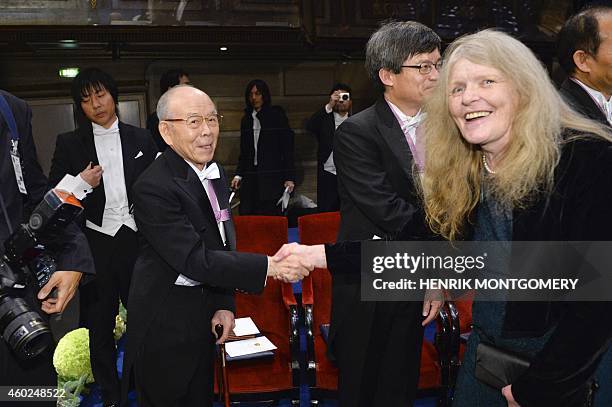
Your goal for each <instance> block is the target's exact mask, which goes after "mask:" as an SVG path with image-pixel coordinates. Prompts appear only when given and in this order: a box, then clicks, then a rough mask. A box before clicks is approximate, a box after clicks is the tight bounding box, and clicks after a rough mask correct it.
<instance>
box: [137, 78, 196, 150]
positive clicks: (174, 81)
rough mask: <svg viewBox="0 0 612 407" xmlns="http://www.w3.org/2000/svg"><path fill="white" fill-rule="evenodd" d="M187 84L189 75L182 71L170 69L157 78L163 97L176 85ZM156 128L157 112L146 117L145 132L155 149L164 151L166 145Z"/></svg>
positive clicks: (157, 122)
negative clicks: (151, 138) (150, 138)
mask: <svg viewBox="0 0 612 407" xmlns="http://www.w3.org/2000/svg"><path fill="white" fill-rule="evenodd" d="M189 83H190V82H189V74H188V73H187V72H185V71H184V70H183V69H181V68H177V69H170V70H169V71H166V72H164V74H163V75H162V76H161V77H160V78H159V92H160V95H163V94H164V93H165V92H166V91H167V90H168V89H170V88H172V87H174V86H176V85H185V84H187V85H188V84H189ZM158 126H159V118H158V117H157V112H153V113H151V114H150V115H149V117H147V130H149V131H150V132H151V134H152V135H153V141H155V144H156V145H157V149H158V150H159V151H164V150H165V149H166V147H168V145H167V144H166V143H165V142H164V139H163V138H162V136H161V134H159V129H158Z"/></svg>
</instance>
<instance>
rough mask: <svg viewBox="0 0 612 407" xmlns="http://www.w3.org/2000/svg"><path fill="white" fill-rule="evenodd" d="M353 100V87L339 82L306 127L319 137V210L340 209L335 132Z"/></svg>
mask: <svg viewBox="0 0 612 407" xmlns="http://www.w3.org/2000/svg"><path fill="white" fill-rule="evenodd" d="M352 106H353V101H352V100H351V88H350V86H348V85H346V84H344V83H336V84H335V85H334V86H333V87H332V89H331V91H330V92H329V101H328V102H327V104H326V105H325V106H323V107H322V108H321V109H319V110H317V111H316V112H315V113H314V114H313V115H312V116H311V117H310V119H309V120H308V122H307V123H306V130H308V131H310V132H311V133H313V134H314V135H315V136H316V137H317V141H318V143H319V146H318V148H317V207H318V210H319V212H333V211H338V210H340V201H339V200H338V181H337V179H336V165H335V164H334V152H333V144H334V133H335V132H336V129H337V128H338V126H340V125H341V124H342V122H344V121H345V120H346V119H348V117H349V114H350V113H351V107H352Z"/></svg>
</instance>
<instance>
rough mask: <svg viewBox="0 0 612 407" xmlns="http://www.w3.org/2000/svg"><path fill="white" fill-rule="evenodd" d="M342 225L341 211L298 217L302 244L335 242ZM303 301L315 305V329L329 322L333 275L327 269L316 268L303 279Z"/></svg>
mask: <svg viewBox="0 0 612 407" xmlns="http://www.w3.org/2000/svg"><path fill="white" fill-rule="evenodd" d="M339 227H340V212H325V213H317V214H314V215H305V216H300V217H299V218H298V234H299V237H300V243H302V244H308V245H313V244H322V243H334V242H335V241H336V236H337V235H338V229H339ZM302 302H303V303H304V304H309V305H312V306H313V317H314V321H313V322H314V323H313V325H314V329H319V326H320V325H321V324H327V323H329V321H330V316H331V275H330V274H329V270H327V269H317V270H314V271H313V272H312V273H310V275H309V276H308V277H306V278H305V279H304V280H303V281H302Z"/></svg>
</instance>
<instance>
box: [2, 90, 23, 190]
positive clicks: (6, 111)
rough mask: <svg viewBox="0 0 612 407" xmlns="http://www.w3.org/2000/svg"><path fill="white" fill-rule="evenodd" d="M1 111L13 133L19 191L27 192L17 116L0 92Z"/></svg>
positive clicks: (14, 162)
mask: <svg viewBox="0 0 612 407" xmlns="http://www.w3.org/2000/svg"><path fill="white" fill-rule="evenodd" d="M0 113H2V117H3V118H4V121H5V122H6V124H7V126H8V129H9V133H10V135H11V149H10V150H11V151H10V153H11V161H12V162H13V169H14V170H15V179H16V180H17V186H18V187H19V192H21V193H22V194H27V193H28V191H27V190H26V186H25V181H24V179H23V171H22V169H21V158H20V156H19V148H18V144H19V132H18V131H17V123H16V122H15V116H14V115H13V111H12V110H11V108H10V106H9V105H8V102H7V101H6V98H5V97H4V95H2V94H1V93H0Z"/></svg>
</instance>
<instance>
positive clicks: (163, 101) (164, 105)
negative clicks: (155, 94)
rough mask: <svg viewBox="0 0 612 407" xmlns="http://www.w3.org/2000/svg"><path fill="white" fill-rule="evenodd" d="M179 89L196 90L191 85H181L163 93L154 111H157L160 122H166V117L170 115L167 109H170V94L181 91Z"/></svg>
mask: <svg viewBox="0 0 612 407" xmlns="http://www.w3.org/2000/svg"><path fill="white" fill-rule="evenodd" d="M181 88H193V89H198V88H196V87H195V86H192V85H189V84H182V85H176V86H173V87H171V88H170V89H168V90H167V91H166V92H164V94H163V95H161V97H160V98H159V100H158V101H157V109H156V111H157V118H158V119H159V120H160V121H161V120H166V119H167V118H168V115H169V113H170V111H169V109H170V108H169V102H170V96H172V94H173V93H174V92H175V91H176V89H181ZM198 90H199V89H198Z"/></svg>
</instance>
